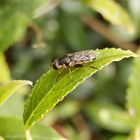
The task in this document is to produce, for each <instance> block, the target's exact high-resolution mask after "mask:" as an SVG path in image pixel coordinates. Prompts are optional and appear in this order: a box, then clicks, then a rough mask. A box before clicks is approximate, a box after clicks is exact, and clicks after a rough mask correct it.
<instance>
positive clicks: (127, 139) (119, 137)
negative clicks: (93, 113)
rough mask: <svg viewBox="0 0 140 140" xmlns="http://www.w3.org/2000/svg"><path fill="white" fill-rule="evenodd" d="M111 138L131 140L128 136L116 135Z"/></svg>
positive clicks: (114, 139) (113, 139) (112, 139)
mask: <svg viewBox="0 0 140 140" xmlns="http://www.w3.org/2000/svg"><path fill="white" fill-rule="evenodd" d="M110 140H130V139H129V138H128V137H126V136H115V137H113V138H111V139H110Z"/></svg>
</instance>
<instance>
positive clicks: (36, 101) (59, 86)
mask: <svg viewBox="0 0 140 140" xmlns="http://www.w3.org/2000/svg"><path fill="white" fill-rule="evenodd" d="M96 53H97V59H96V60H95V61H92V62H91V63H89V65H90V66H94V67H96V68H98V69H102V68H103V67H105V66H106V65H108V64H110V63H111V62H113V61H119V60H121V59H123V58H128V57H131V56H133V57H135V56H136V54H134V53H133V52H131V51H124V50H121V49H114V48H111V49H108V48H106V49H103V50H96ZM95 72H97V69H93V68H90V67H82V68H73V69H71V76H72V80H71V79H70V73H69V71H68V69H65V70H63V71H62V72H61V73H60V72H59V71H56V70H53V69H51V70H49V71H48V72H47V73H45V74H43V76H42V77H41V78H40V79H39V80H38V81H37V83H36V85H35V86H34V88H33V90H32V92H31V96H30V98H29V99H28V102H27V104H26V106H25V110H24V124H25V128H26V129H27V128H29V127H31V125H32V124H33V123H34V122H35V121H37V120H38V119H40V118H42V117H43V116H44V115H45V114H47V113H48V112H49V111H50V110H51V109H52V108H53V107H54V106H55V105H56V104H57V103H58V102H59V101H61V100H62V99H63V98H64V97H65V96H66V95H67V94H68V93H69V92H71V91H72V90H74V89H75V88H76V87H77V86H78V85H79V84H81V83H83V82H84V81H85V79H86V78H88V77H90V76H92V75H93V74H94V73H95Z"/></svg>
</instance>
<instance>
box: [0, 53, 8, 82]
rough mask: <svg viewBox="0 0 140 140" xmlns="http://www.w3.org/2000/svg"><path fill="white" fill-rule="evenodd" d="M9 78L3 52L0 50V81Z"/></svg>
mask: <svg viewBox="0 0 140 140" xmlns="http://www.w3.org/2000/svg"><path fill="white" fill-rule="evenodd" d="M9 80H10V71H9V68H8V65H7V63H6V60H5V57H4V54H3V53H1V52H0V83H2V82H7V81H9Z"/></svg>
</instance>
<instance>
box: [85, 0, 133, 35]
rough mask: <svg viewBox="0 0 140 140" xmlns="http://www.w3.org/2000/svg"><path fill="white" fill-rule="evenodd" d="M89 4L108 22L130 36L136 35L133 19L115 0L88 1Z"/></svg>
mask: <svg viewBox="0 0 140 140" xmlns="http://www.w3.org/2000/svg"><path fill="white" fill-rule="evenodd" d="M86 2H87V4H88V5H89V6H90V7H91V8H93V9H94V10H96V11H97V12H99V13H100V14H101V15H102V16H103V17H104V18H105V19H106V20H108V21H109V22H111V23H112V24H115V25H119V26H121V27H123V28H124V29H126V30H127V31H128V32H129V33H130V34H134V33H135V28H134V25H133V23H132V19H131V18H130V16H129V15H128V14H127V11H126V10H125V9H124V8H123V7H121V6H120V5H119V4H118V3H116V2H115V1H113V0H86Z"/></svg>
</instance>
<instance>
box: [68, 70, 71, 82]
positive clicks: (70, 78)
mask: <svg viewBox="0 0 140 140" xmlns="http://www.w3.org/2000/svg"><path fill="white" fill-rule="evenodd" d="M68 70H69V75H70V80H72V75H71V69H70V68H68Z"/></svg>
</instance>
